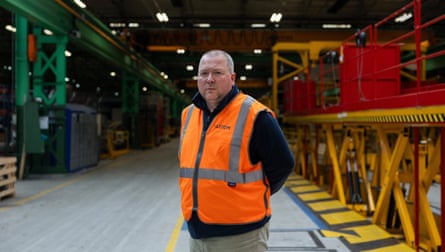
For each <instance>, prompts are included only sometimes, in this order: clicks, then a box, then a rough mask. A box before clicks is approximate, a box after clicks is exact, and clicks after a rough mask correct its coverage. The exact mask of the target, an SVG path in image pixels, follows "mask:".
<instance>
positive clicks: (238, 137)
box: [227, 96, 254, 182]
mask: <svg viewBox="0 0 445 252" xmlns="http://www.w3.org/2000/svg"><path fill="white" fill-rule="evenodd" d="M253 102H254V100H253V98H252V97H250V96H247V97H246V99H244V101H243V104H242V105H241V109H240V112H239V113H238V118H237V119H236V124H235V130H234V132H233V135H232V141H231V143H230V158H229V172H228V177H227V181H228V182H236V180H237V178H238V176H239V173H238V167H239V161H240V155H241V142H242V141H243V132H244V127H245V125H246V121H247V115H248V114H249V109H250V107H251V106H252V103H253Z"/></svg>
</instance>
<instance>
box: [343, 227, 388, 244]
mask: <svg viewBox="0 0 445 252" xmlns="http://www.w3.org/2000/svg"><path fill="white" fill-rule="evenodd" d="M343 230H352V231H354V232H355V233H356V234H357V236H356V237H350V238H347V240H348V242H349V243H351V244H355V243H362V242H370V241H376V240H382V239H389V238H391V237H392V236H391V235H390V234H388V232H386V231H385V230H383V229H381V228H380V227H378V226H376V225H368V226H359V227H352V228H345V229H343Z"/></svg>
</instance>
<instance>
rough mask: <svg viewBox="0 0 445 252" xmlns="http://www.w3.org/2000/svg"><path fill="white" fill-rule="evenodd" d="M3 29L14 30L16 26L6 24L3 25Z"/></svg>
mask: <svg viewBox="0 0 445 252" xmlns="http://www.w3.org/2000/svg"><path fill="white" fill-rule="evenodd" d="M5 29H6V30H7V31H10V32H16V30H17V29H16V28H15V27H14V26H12V25H6V26H5Z"/></svg>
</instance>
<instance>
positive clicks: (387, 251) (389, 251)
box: [363, 243, 415, 252]
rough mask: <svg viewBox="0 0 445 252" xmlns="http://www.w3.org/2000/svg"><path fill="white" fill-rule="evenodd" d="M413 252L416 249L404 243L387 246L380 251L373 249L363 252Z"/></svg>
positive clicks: (379, 249)
mask: <svg viewBox="0 0 445 252" xmlns="http://www.w3.org/2000/svg"><path fill="white" fill-rule="evenodd" d="M365 251H366V252H393V251H397V252H412V251H415V249H413V248H410V247H409V246H408V245H406V244H404V243H400V244H397V245H394V246H386V247H382V248H378V249H372V250H363V252H365Z"/></svg>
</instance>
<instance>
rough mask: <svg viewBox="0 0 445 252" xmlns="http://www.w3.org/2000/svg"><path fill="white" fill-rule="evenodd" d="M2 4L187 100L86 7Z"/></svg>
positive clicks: (22, 1) (2, 0)
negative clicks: (66, 35) (67, 35)
mask: <svg viewBox="0 0 445 252" xmlns="http://www.w3.org/2000/svg"><path fill="white" fill-rule="evenodd" d="M0 6H1V7H3V8H5V9H7V10H9V11H11V12H14V13H16V14H18V15H21V16H23V17H25V18H26V19H27V20H28V21H29V22H31V23H33V24H35V25H38V26H41V27H43V28H47V29H49V30H51V31H52V32H54V33H57V34H69V35H70V36H69V42H70V43H73V44H75V45H78V46H81V47H82V48H85V49H86V50H87V51H88V52H89V53H91V54H92V55H96V56H98V57H101V58H103V59H104V60H106V61H107V62H109V63H111V64H113V65H116V66H117V67H119V68H121V69H122V70H125V71H127V72H129V73H132V74H134V75H135V76H137V77H139V78H140V79H141V80H144V81H145V82H147V83H149V85H151V86H153V87H154V88H155V89H157V90H159V91H160V92H161V93H163V94H165V95H167V96H169V97H172V98H175V99H178V100H180V101H181V102H182V103H184V104H186V103H188V101H187V100H186V98H185V97H183V96H182V95H181V94H179V92H178V91H177V90H176V89H174V88H172V87H173V85H172V83H171V81H170V80H165V79H164V78H162V76H161V75H160V71H159V70H158V69H156V68H155V67H154V66H153V65H152V64H151V63H150V62H148V61H147V60H146V59H144V58H143V57H142V56H141V55H140V54H138V53H137V52H135V51H134V50H132V49H131V48H130V47H129V46H128V45H127V44H125V43H124V42H123V41H121V40H120V39H119V38H118V37H116V36H114V35H113V34H112V33H111V31H110V30H109V29H108V27H107V26H105V25H104V24H103V23H102V22H101V21H99V20H98V19H97V18H95V17H94V16H93V15H92V14H91V13H89V12H88V11H87V10H85V9H82V8H80V7H77V6H76V5H74V4H73V3H71V2H70V3H67V2H65V1H62V0H54V1H45V3H42V1H28V0H0Z"/></svg>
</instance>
